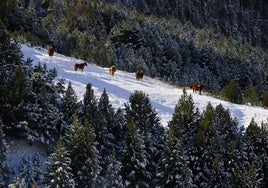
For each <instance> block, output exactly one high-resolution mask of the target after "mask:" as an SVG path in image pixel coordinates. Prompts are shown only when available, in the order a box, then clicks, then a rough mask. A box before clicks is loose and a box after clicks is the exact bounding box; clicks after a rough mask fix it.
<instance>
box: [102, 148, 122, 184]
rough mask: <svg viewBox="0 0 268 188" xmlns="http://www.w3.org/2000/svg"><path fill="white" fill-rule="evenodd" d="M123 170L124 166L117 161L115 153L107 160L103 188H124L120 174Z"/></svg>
mask: <svg viewBox="0 0 268 188" xmlns="http://www.w3.org/2000/svg"><path fill="white" fill-rule="evenodd" d="M121 168H122V164H121V162H119V161H118V160H117V159H116V153H115V151H113V152H112V154H110V155H109V156H108V159H107V166H106V169H105V171H106V173H105V176H103V179H104V181H103V185H102V187H105V188H108V187H116V188H123V187H124V186H123V180H122V176H121V174H120V172H121Z"/></svg>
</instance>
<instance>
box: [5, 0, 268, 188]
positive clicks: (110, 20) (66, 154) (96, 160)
mask: <svg viewBox="0 0 268 188" xmlns="http://www.w3.org/2000/svg"><path fill="white" fill-rule="evenodd" d="M4 2H5V3H3V4H2V3H1V10H4V12H1V14H3V17H1V18H3V20H2V21H3V22H0V40H1V45H0V93H1V95H0V150H1V152H0V154H1V155H0V186H7V185H8V184H11V183H13V184H14V185H15V186H26V187H28V186H32V185H39V186H44V187H45V186H47V187H57V186H58V187H134V186H139V187H208V186H211V187H252V186H253V187H266V186H267V185H268V166H267V164H268V163H267V157H268V156H267V154H268V124H267V123H262V124H261V125H257V124H256V123H255V122H254V120H252V122H251V123H250V125H249V126H248V127H247V129H246V130H243V127H241V128H239V127H238V123H237V121H236V120H235V119H233V118H232V117H231V115H230V113H229V111H228V110H226V109H224V108H223V107H222V106H221V105H219V106H216V107H215V108H214V107H212V105H211V104H208V105H207V108H206V110H205V111H204V112H200V111H199V110H198V109H197V108H196V107H195V106H194V103H193V100H192V97H191V95H187V94H186V92H184V93H183V95H182V96H181V97H180V98H178V104H177V105H176V107H175V111H174V114H173V117H172V120H171V121H170V122H169V123H168V127H167V128H163V127H162V126H161V125H160V120H159V118H158V115H157V113H156V111H155V109H153V107H152V105H151V103H150V100H149V97H148V95H146V94H145V93H143V92H142V91H135V92H134V93H132V94H131V96H130V98H129V101H128V102H127V103H126V104H125V106H123V107H122V108H120V109H118V110H115V109H114V108H113V107H112V104H111V103H110V102H109V96H108V94H107V93H106V90H104V91H103V93H102V95H101V97H100V98H99V99H97V98H96V96H95V94H94V90H93V89H92V86H91V84H90V83H89V84H87V87H86V91H85V94H84V99H83V101H78V100H77V96H76V94H75V91H74V89H73V88H72V84H71V83H67V84H66V83H65V81H64V80H55V78H56V76H57V71H56V70H55V69H52V70H48V69H47V67H46V65H45V64H44V65H41V64H39V65H37V66H34V67H33V66H32V64H31V60H30V59H28V60H26V61H24V60H22V54H21V52H20V50H19V46H18V44H17V43H16V42H15V41H14V40H13V39H15V37H14V36H16V37H17V38H16V40H18V39H20V40H26V39H27V37H30V38H28V39H29V41H31V42H32V44H35V43H40V44H42V43H43V42H53V43H55V44H56V46H57V49H58V50H59V51H60V52H63V53H66V54H71V55H73V56H78V57H83V58H85V59H88V60H93V59H94V60H95V61H96V62H98V63H99V64H100V65H102V66H107V65H108V64H112V63H116V64H117V65H118V66H119V67H120V68H121V69H123V70H129V71H134V70H136V69H137V68H140V69H145V70H146V73H147V74H149V75H151V76H160V77H162V79H165V80H167V81H169V82H172V83H176V84H181V85H188V84H189V83H190V82H197V81H200V82H204V83H206V84H207V85H209V86H215V87H216V85H217V87H219V88H218V89H216V90H219V91H220V90H221V89H222V88H223V87H224V86H226V88H225V90H223V96H224V97H226V98H228V99H229V100H234V102H240V101H241V100H242V99H241V97H240V95H239V93H240V92H241V90H243V89H244V90H245V89H246V87H248V86H256V87H259V88H258V89H260V86H262V88H265V86H266V87H267V83H266V81H267V80H266V79H267V78H266V74H265V72H263V71H261V70H263V69H261V68H265V67H266V66H267V65H266V64H265V59H264V58H265V57H264V56H263V54H262V53H261V51H258V49H257V48H253V47H245V46H244V45H242V44H240V43H238V42H237V41H235V40H233V39H231V38H225V37H224V36H222V35H220V34H218V35H214V31H212V30H209V29H208V30H206V31H208V32H206V34H207V35H208V36H209V37H211V38H213V37H216V38H217V37H219V38H220V39H219V38H217V39H214V40H212V41H213V42H214V43H213V44H211V46H208V44H210V42H207V43H206V42H202V40H203V39H202V40H201V38H199V37H198V36H200V35H201V33H202V32H205V30H202V29H198V28H195V27H194V26H193V25H192V24H191V23H190V22H188V23H186V24H180V23H177V22H176V21H174V20H173V19H170V20H167V19H163V18H158V17H155V16H153V15H151V16H147V17H144V16H143V15H142V14H141V13H140V12H136V11H130V12H128V11H126V10H124V9H122V10H121V9H118V5H117V4H109V5H107V4H100V3H99V2H98V1H90V2H89V1H77V2H76V4H75V5H76V6H74V2H73V1H60V0H59V1H41V0H40V1H39V0H38V1H27V0H25V1H9V0H5V1H4ZM159 2H160V1H159ZM85 5H86V6H85ZM5 6H7V7H9V8H10V9H9V8H8V9H6V7H5ZM131 6H132V5H131ZM18 7H21V9H17V8H18ZM55 8H56V9H57V11H53V9H55ZM68 10H72V11H68ZM61 11H62V12H61ZM23 13H27V15H26V16H25V17H24V16H21V15H23ZM77 14H79V15H80V16H77ZM111 15H112V16H111ZM11 18H12V19H11ZM93 18H94V19H93ZM43 24H44V25H43ZM49 24H51V25H49ZM26 26H27V27H26ZM39 26H40V27H39ZM56 26H57V27H56ZM8 28H13V29H14V30H13V32H12V35H14V36H13V37H14V38H12V37H11V35H10V33H9V31H8ZM19 29H22V30H19ZM45 29H47V30H45ZM28 32H29V33H30V34H27V33H28ZM48 33H53V34H51V35H49V34H48ZM43 34H44V35H43ZM41 36H46V37H48V38H47V40H46V41H42V40H41V38H42V37H41ZM201 36H203V35H201ZM201 36H200V37H201ZM20 37H22V38H20ZM63 38H65V39H67V40H61V39H63ZM28 39H27V40H28ZM204 40H205V39H204ZM218 40H222V41H221V42H222V43H221V44H224V45H225V46H223V47H222V48H221V47H220V46H217V45H219V44H218V43H217V42H219V41H218ZM25 42H26V41H25ZM240 47H241V48H240ZM217 48H218V49H217ZM225 48H226V49H225ZM70 49H72V51H71V50H70ZM229 49H230V50H229ZM234 49H236V50H234ZM242 49H243V50H244V51H243V50H242ZM217 50H218V51H217ZM223 50H224V51H223ZM216 52H219V53H216ZM237 52H239V53H238V54H236V53H237ZM201 57H202V58H201ZM200 58H201V59H200ZM193 65H195V68H194V67H193ZM215 67H218V69H216V68H215ZM241 67H242V68H243V69H241ZM225 69H227V70H225ZM240 70H243V71H244V72H243V76H241V75H240V74H238V73H240V72H239V71H240ZM213 71H215V72H213ZM219 72H221V73H220V74H219ZM204 73H206V74H204ZM216 73H217V74H216ZM214 74H215V75H218V76H219V78H218V77H217V76H215V75H214ZM245 75H247V76H248V77H247V78H244V76H245ZM202 76H203V77H202ZM232 79H233V81H232V82H230V83H229V81H230V80H232ZM259 81H260V82H259ZM219 83H221V84H219ZM228 83H229V84H228ZM259 84H260V85H259ZM218 85H220V86H218ZM65 86H66V87H65ZM215 87H213V88H215ZM217 87H216V88H217ZM230 90H231V91H230ZM234 90H236V92H238V95H235V96H233V95H229V94H230V93H232V91H234ZM264 91H266V90H265V89H264ZM254 93H255V94H254ZM257 93H258V94H259V95H260V94H261V93H262V92H261V91H260V90H258V92H257ZM256 95H257V94H256V90H255V89H254V88H251V89H249V91H248V92H247V95H246V96H249V98H250V99H251V102H252V103H254V102H256V100H255V96H256ZM236 97H238V98H236ZM266 100H267V99H266ZM18 137H19V138H23V139H26V140H28V141H29V143H30V144H34V143H35V142H38V143H42V144H44V145H45V146H46V147H47V152H48V153H49V160H48V164H47V168H42V161H41V160H40V156H39V154H36V155H34V156H33V157H29V156H25V158H23V159H21V167H20V168H19V172H20V177H12V172H11V171H10V167H9V166H8V165H7V162H6V158H7V147H8V142H7V141H8V139H10V138H18Z"/></svg>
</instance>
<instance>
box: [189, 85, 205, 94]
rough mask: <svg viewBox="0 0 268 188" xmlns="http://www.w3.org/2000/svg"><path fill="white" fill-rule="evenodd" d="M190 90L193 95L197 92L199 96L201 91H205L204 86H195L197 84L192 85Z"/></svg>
mask: <svg viewBox="0 0 268 188" xmlns="http://www.w3.org/2000/svg"><path fill="white" fill-rule="evenodd" d="M190 88H191V89H193V93H195V92H197V91H199V94H200V95H201V91H202V90H203V89H205V88H206V86H205V85H197V84H193V85H192V86H191V87H190Z"/></svg>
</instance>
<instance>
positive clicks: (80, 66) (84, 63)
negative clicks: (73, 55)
mask: <svg viewBox="0 0 268 188" xmlns="http://www.w3.org/2000/svg"><path fill="white" fill-rule="evenodd" d="M85 66H87V62H86V61H84V62H83V63H80V64H78V63H76V64H75V65H74V70H75V71H78V70H80V71H81V72H83V70H84V68H85Z"/></svg>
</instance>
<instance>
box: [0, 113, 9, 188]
mask: <svg viewBox="0 0 268 188" xmlns="http://www.w3.org/2000/svg"><path fill="white" fill-rule="evenodd" d="M6 155H7V143H6V140H5V135H4V133H3V124H2V120H1V117H0V187H4V186H5V184H6V183H7V182H8V179H9V178H8V168H7V163H6Z"/></svg>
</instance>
